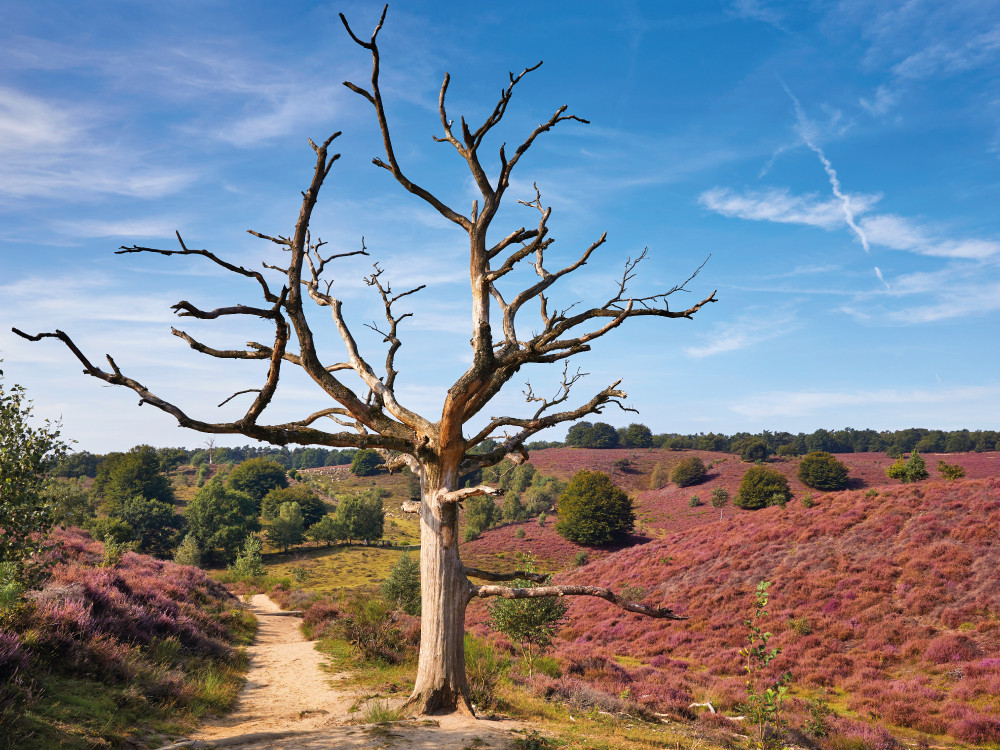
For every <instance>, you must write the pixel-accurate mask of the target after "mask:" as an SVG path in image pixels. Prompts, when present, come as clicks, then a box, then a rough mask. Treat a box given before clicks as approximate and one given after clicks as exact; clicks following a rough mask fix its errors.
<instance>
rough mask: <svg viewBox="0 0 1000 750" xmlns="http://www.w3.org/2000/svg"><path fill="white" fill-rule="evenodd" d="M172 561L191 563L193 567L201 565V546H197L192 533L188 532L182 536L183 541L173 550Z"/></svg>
mask: <svg viewBox="0 0 1000 750" xmlns="http://www.w3.org/2000/svg"><path fill="white" fill-rule="evenodd" d="M174 562H175V563H177V564H178V565H193V566H195V567H198V566H199V565H201V548H200V547H199V546H198V540H197V539H195V538H194V534H188V535H187V536H186V537H184V541H183V542H181V545H180V546H179V547H178V548H177V551H176V552H174Z"/></svg>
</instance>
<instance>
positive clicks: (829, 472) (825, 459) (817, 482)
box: [799, 451, 847, 492]
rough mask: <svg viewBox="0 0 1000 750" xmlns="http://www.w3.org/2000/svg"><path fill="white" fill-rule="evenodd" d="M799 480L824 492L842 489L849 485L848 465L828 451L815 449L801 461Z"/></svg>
mask: <svg viewBox="0 0 1000 750" xmlns="http://www.w3.org/2000/svg"><path fill="white" fill-rule="evenodd" d="M799 481H800V482H802V484H804V485H805V486H806V487H811V488H812V489H814V490H822V491H823V492H834V491H836V490H842V489H844V488H845V487H847V467H846V466H845V465H844V464H843V463H841V462H840V461H838V460H837V459H836V458H834V457H833V455H831V454H830V453H827V452H826V451H813V452H812V453H809V454H807V455H806V456H805V457H803V459H802V460H801V461H800V462H799Z"/></svg>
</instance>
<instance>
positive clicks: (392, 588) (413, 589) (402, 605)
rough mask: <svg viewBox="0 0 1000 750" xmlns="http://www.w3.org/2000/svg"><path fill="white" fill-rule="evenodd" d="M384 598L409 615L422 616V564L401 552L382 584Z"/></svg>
mask: <svg viewBox="0 0 1000 750" xmlns="http://www.w3.org/2000/svg"><path fill="white" fill-rule="evenodd" d="M382 596H383V597H384V598H385V600H386V601H387V602H389V603H390V604H392V605H393V606H394V607H398V608H399V609H401V610H403V611H404V612H406V614H408V615H419V614H420V563H419V562H417V561H416V560H414V559H413V558H411V557H410V555H409V554H408V553H407V552H401V553H400V555H399V560H397V561H396V564H395V565H393V566H392V570H390V571H389V577H388V578H386V579H385V580H384V581H383V582H382Z"/></svg>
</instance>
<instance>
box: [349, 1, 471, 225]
mask: <svg viewBox="0 0 1000 750" xmlns="http://www.w3.org/2000/svg"><path fill="white" fill-rule="evenodd" d="M388 8H389V6H388V5H387V6H385V8H383V10H382V16H381V18H380V19H379V22H378V26H376V27H375V31H374V33H372V37H371V41H369V42H364V41H362V40H361V39H359V38H358V37H357V36H356V35H355V33H354V32H353V31H352V30H351V26H350V24H348V23H347V19H346V18H345V17H344V14H343V13H341V14H340V20H341V22H342V23H343V24H344V28H346V29H347V33H348V34H350V36H351V39H353V40H354V41H355V43H357V44H359V45H360V46H362V47H364V48H365V49H366V50H368V51H370V52H371V53H372V79H371V80H372V88H371V91H366V90H364V89H363V88H361V87H360V86H358V85H356V84H353V83H350V82H349V81H344V85H345V86H346V87H347V88H349V89H350V90H351V91H353V92H354V93H356V94H360V95H361V96H363V97H364V98H365V99H367V100H368V101H369V102H370V103H371V104H372V106H374V107H375V114H376V117H377V119H378V125H379V129H380V130H381V131H382V145H383V147H384V148H385V155H386V158H387V159H388V160H389V161H388V163H386V162H384V161H382V160H381V159H378V158H375V159H372V163H373V164H374V165H375V166H378V167H382V168H383V169H387V170H388V171H389V172H390V173H392V176H393V177H395V178H396V181H397V182H398V183H399V184H400V185H402V186H403V188H404V189H406V190H407V191H408V192H410V193H412V194H413V195H416V196H417V197H419V198H421V199H422V200H424V201H425V202H426V203H428V204H430V205H431V206H433V207H434V209H435V210H437V211H438V213H440V214H441V215H442V216H444V217H445V218H446V219H448V220H449V221H452V222H454V223H456V224H458V225H459V226H460V227H462V228H464V229H466V230H469V229H470V228H471V227H472V223H471V222H470V221H469V220H468V219H467V218H465V217H464V216H462V215H461V214H459V213H458V212H456V211H454V210H453V209H451V208H450V207H449V206H447V205H445V204H444V203H443V202H442V201H441V200H440V199H438V198H437V197H436V196H435V195H433V194H432V193H431V192H429V191H428V190H426V189H424V188H422V187H420V186H419V185H417V184H416V183H414V182H411V181H410V179H409V178H408V177H406V175H405V174H403V170H402V169H401V168H400V166H399V162H398V161H396V153H395V151H394V150H393V146H392V138H391V137H390V135H389V122H388V120H387V119H386V116H385V108H384V107H383V105H382V91H381V89H380V88H379V65H380V60H379V50H378V44H377V42H376V37H377V36H378V32H379V31H380V30H381V28H382V24H383V23H384V22H385V14H386V11H387V10H388Z"/></svg>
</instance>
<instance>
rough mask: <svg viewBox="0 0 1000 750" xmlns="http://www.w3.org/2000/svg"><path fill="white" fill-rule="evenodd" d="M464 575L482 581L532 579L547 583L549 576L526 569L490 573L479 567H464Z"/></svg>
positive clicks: (536, 581)
mask: <svg viewBox="0 0 1000 750" xmlns="http://www.w3.org/2000/svg"><path fill="white" fill-rule="evenodd" d="M465 575H467V576H470V577H471V578H480V579H482V580H484V581H517V580H521V581H534V582H535V583H547V582H548V580H549V578H550V576H549V575H548V574H546V573H533V572H531V571H528V570H515V571H514V572H513V573H492V572H490V571H488V570H480V569H479V568H465Z"/></svg>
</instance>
